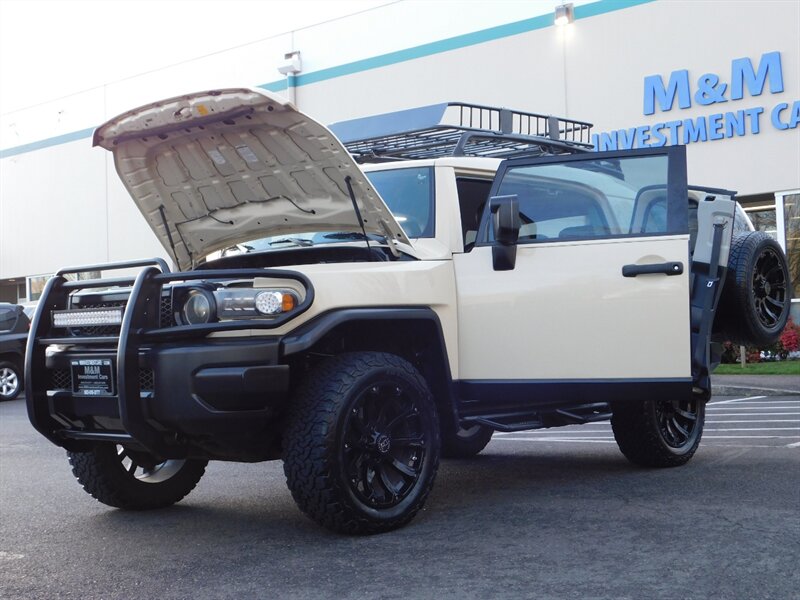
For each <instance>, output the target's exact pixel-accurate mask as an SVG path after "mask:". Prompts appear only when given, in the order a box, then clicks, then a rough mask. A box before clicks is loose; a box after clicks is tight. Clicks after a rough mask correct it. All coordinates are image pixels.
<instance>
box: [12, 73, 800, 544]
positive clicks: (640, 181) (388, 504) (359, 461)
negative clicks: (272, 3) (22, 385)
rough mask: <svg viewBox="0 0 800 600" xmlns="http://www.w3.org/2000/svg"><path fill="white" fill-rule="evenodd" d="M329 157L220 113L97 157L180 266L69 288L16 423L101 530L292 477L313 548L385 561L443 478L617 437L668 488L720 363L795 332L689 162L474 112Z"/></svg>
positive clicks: (35, 357) (42, 319)
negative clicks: (526, 440) (214, 463)
mask: <svg viewBox="0 0 800 600" xmlns="http://www.w3.org/2000/svg"><path fill="white" fill-rule="evenodd" d="M332 130H333V131H331V129H328V128H326V127H324V126H323V125H321V124H319V123H318V122H316V121H314V120H313V119H312V118H310V117H309V116H308V115H305V114H303V113H301V112H300V111H298V110H297V109H296V108H295V107H294V106H293V105H292V104H291V103H289V102H287V101H286V100H285V99H283V98H281V97H279V96H277V95H272V94H269V93H267V92H264V91H259V90H247V89H225V90H212V91H205V92H199V93H196V94H190V95H186V96H181V97H176V98H170V99H166V100H163V101H159V102H154V103H152V104H148V105H146V106H142V107H140V108H137V109H134V110H131V111H128V112H126V113H124V114H122V115H119V116H118V117H115V118H114V119H112V120H110V121H109V122H108V123H106V124H104V125H102V126H101V127H100V128H99V129H98V130H97V131H96V132H95V134H94V143H95V145H97V146H100V147H102V148H105V149H107V150H109V151H111V152H112V153H113V155H114V160H115V164H116V169H117V172H118V174H119V176H120V178H121V180H122V181H123V183H124V185H125V186H126V188H127V189H128V192H129V193H130V195H131V198H132V200H133V202H134V203H135V204H136V206H137V207H138V208H139V210H140V211H141V213H142V215H143V217H144V218H145V219H146V221H147V222H148V224H149V225H150V226H151V228H152V230H153V232H154V233H155V235H156V236H157V237H158V239H159V240H160V241H161V243H162V245H163V247H164V249H165V251H166V252H167V253H168V254H169V255H170V257H171V260H172V262H173V263H174V265H175V270H172V269H170V268H169V267H168V265H167V264H166V261H164V260H163V259H160V258H157V259H150V260H143V261H134V262H129V263H117V264H108V265H99V266H98V265H93V266H91V267H85V268H83V269H81V268H66V269H62V270H61V271H59V272H58V273H57V274H56V275H55V276H54V277H53V278H52V279H51V280H50V281H49V282H48V284H47V286H46V287H45V289H44V291H43V293H42V296H41V299H40V301H39V309H38V310H37V312H36V314H35V316H34V321H33V327H32V331H31V340H32V342H31V343H30V344H29V347H28V355H27V361H26V364H27V371H26V383H27V388H28V389H27V391H26V394H27V397H28V410H29V416H30V419H31V422H32V423H33V424H34V426H35V427H36V428H37V429H38V430H39V431H40V432H41V433H42V434H43V435H44V436H46V437H47V438H48V439H49V440H51V441H52V442H53V443H54V444H57V445H58V446H61V447H63V448H65V449H66V450H67V451H68V456H69V461H70V463H71V465H72V470H73V473H74V474H75V476H76V477H77V479H78V481H79V482H80V483H81V484H82V485H83V487H84V489H85V490H86V491H87V492H88V493H90V494H91V495H92V496H94V497H95V498H96V499H98V500H99V501H101V502H103V503H105V504H108V505H110V506H115V507H119V508H125V509H149V508H158V507H163V506H167V505H170V504H173V503H175V502H178V501H179V500H181V499H182V498H183V497H184V496H185V495H186V494H188V493H189V492H190V491H191V490H192V489H193V488H194V486H195V485H196V484H197V482H198V481H199V479H200V478H201V477H202V476H203V474H204V471H205V468H206V463H207V462H208V461H209V460H230V461H246V462H255V461H263V460H275V459H282V460H283V461H284V471H285V474H286V479H287V483H288V486H289V488H290V489H291V492H292V495H293V497H294V499H295V500H296V502H297V504H298V505H299V507H300V508H301V509H302V510H303V511H304V512H305V513H306V514H307V515H309V516H310V517H311V518H312V519H314V520H315V521H317V522H318V523H320V524H322V525H323V526H325V527H328V528H330V529H332V530H335V531H339V532H348V533H376V532H381V531H388V530H391V529H394V528H397V527H400V526H402V525H404V524H406V523H408V522H409V521H410V520H411V519H412V518H413V517H414V515H415V514H416V513H417V512H418V511H419V510H420V508H421V507H422V506H423V504H424V502H425V499H426V497H427V496H428V494H429V492H430V490H431V488H432V486H433V483H434V479H435V476H436V471H437V468H438V465H439V457H440V455H445V456H452V457H461V458H464V457H469V456H473V455H475V454H477V453H478V452H480V451H481V450H482V449H483V448H484V447H485V446H486V444H487V443H488V442H489V440H490V438H491V436H492V433H493V432H494V431H519V430H526V429H536V428H543V427H558V426H564V425H572V424H577V423H592V422H596V421H602V420H609V419H610V420H611V425H612V429H613V431H614V436H615V438H616V440H617V443H618V445H619V448H620V450H621V451H622V453H623V454H624V455H625V456H626V457H627V458H628V459H629V460H630V461H631V462H633V463H636V464H638V465H644V466H650V467H675V466H679V465H683V464H685V463H686V462H687V461H689V460H690V458H691V457H692V455H693V454H694V453H695V451H696V450H697V448H698V445H699V444H700V438H701V436H702V432H703V424H704V418H705V404H706V401H707V400H708V398H709V397H710V394H711V384H710V373H711V371H713V369H714V368H715V366H716V365H717V364H718V362H719V358H720V353H719V350H720V348H719V347H717V346H716V345H715V343H714V342H715V340H726V339H728V340H731V339H737V340H743V341H748V342H751V343H754V342H756V341H758V343H761V342H764V341H767V342H768V341H770V340H774V339H777V336H778V335H779V334H780V331H781V329H782V328H783V325H784V324H785V323H786V319H787V316H788V312H789V301H790V298H789V290H790V285H789V275H788V266H787V264H786V259H785V256H784V254H783V252H782V250H781V248H780V247H779V246H778V245H777V243H775V242H774V240H771V239H769V238H768V237H766V236H764V235H763V234H761V233H759V232H756V231H753V230H752V226H751V225H749V222H748V221H747V217H746V215H744V213H743V211H742V210H741V207H740V206H738V204H737V203H736V201H735V199H734V195H735V194H734V192H731V191H726V190H724V189H719V188H703V187H696V186H689V185H687V181H686V153H685V149H684V148H683V147H664V148H646V149H637V150H621V151H614V152H597V153H596V152H592V151H591V150H592V149H591V147H590V146H589V144H588V143H587V142H588V140H589V139H590V138H589V132H590V125H589V124H588V123H584V122H580V121H574V120H569V119H556V118H554V117H547V116H543V115H537V114H534V113H524V112H520V111H511V110H508V109H499V108H492V107H485V106H476V105H467V104H442V105H436V106H432V107H425V108H423V109H419V110H417V111H403V112H401V113H398V114H394V115H384V116H378V117H374V118H367V119H364V120H359V121H356V122H352V123H345V124H340V125H338V126H335V127H333V128H332ZM334 134H335V135H334ZM721 170H723V169H722V168H721ZM132 267H138V268H140V271H139V274H138V275H137V276H136V277H135V278H131V277H128V278H119V277H117V278H114V279H109V280H108V281H103V280H100V279H95V280H77V281H70V280H69V279H68V276H69V275H71V274H75V273H78V272H83V271H98V270H103V271H113V270H114V269H128V268H132ZM718 308H719V314H718V312H717V309H718ZM64 510H65V511H68V510H69V508H68V507H65V508H64Z"/></svg>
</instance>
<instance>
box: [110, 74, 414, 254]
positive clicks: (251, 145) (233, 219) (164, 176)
mask: <svg viewBox="0 0 800 600" xmlns="http://www.w3.org/2000/svg"><path fill="white" fill-rule="evenodd" d="M94 145H95V146H102V147H103V148H105V149H106V150H110V151H111V152H113V154H114V163H115V165H116V168H117V173H119V176H120V178H121V179H122V182H123V183H124V184H125V187H126V188H127V190H128V192H129V193H130V195H131V197H132V198H133V200H134V202H135V203H136V206H138V207H139V210H140V211H141V212H142V214H143V215H144V217H145V219H147V222H148V223H149V224H150V227H151V228H152V229H153V231H154V232H155V234H156V235H157V236H158V239H159V240H160V242H161V244H162V245H163V246H164V248H166V249H167V252H169V254H170V255H171V256H172V257H173V259H174V260H175V264H176V266H177V267H178V268H180V269H189V268H192V267H193V266H195V264H197V262H198V261H199V259H201V258H202V257H204V256H206V255H207V254H209V253H211V252H214V251H215V250H221V249H223V248H227V247H229V246H232V245H234V244H237V243H242V242H246V241H249V240H253V239H257V238H261V237H267V236H275V235H291V234H293V233H301V232H307V231H345V232H361V226H360V224H359V222H358V217H357V215H356V212H355V210H354V208H353V202H352V200H351V198H350V194H349V193H348V189H347V183H346V179H347V178H348V177H349V178H350V184H351V185H352V189H353V192H354V194H355V198H356V202H357V203H358V207H359V210H360V211H361V216H362V217H363V220H364V229H365V230H366V232H367V233H374V234H378V235H382V236H386V238H387V239H388V240H389V243H390V244H394V242H396V241H399V242H403V243H406V244H410V242H409V240H408V238H407V237H406V234H405V233H404V232H403V229H402V228H401V227H400V225H399V224H398V223H397V221H396V220H395V218H394V216H392V213H391V212H390V211H389V209H388V208H387V206H386V204H385V203H384V202H383V200H382V199H381V198H380V196H379V195H378V193H377V192H376V191H375V189H374V188H373V187H372V185H370V183H369V181H368V180H367V178H366V177H365V176H364V173H363V172H362V171H361V169H360V168H359V166H358V165H357V164H356V163H355V161H353V159H352V158H351V157H350V155H349V154H348V152H347V150H345V148H344V146H342V144H341V143H340V142H339V140H338V139H336V137H334V135H333V134H332V133H331V132H330V131H329V130H328V129H327V128H326V127H324V126H323V125H321V124H319V123H317V122H316V121H314V120H313V119H310V118H309V117H307V116H306V115H304V114H303V113H301V112H299V111H298V110H297V109H296V108H295V107H294V106H293V105H292V104H291V103H289V102H287V101H286V100H283V99H282V98H280V97H278V96H276V95H273V94H270V93H268V92H265V91H262V90H252V89H246V88H239V89H221V90H211V91H205V92H197V93H195V94H188V95H185V96H179V97H176V98H170V99H168V100H162V101H159V102H153V103H152V104H148V105H146V106H142V107H141V108H137V109H134V110H130V111H128V112H126V113H123V114H121V115H119V116H118V117H115V118H113V119H111V120H110V121H108V122H107V123H105V124H104V125H102V126H100V127H99V128H98V129H97V130H96V131H95V132H94Z"/></svg>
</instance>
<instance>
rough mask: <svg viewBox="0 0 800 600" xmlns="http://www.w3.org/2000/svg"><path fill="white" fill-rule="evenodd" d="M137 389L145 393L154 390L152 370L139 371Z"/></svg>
mask: <svg viewBox="0 0 800 600" xmlns="http://www.w3.org/2000/svg"><path fill="white" fill-rule="evenodd" d="M139 389H140V390H141V391H147V392H152V391H153V390H154V389H155V376H154V375H153V371H152V369H139Z"/></svg>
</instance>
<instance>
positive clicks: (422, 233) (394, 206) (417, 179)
mask: <svg viewBox="0 0 800 600" xmlns="http://www.w3.org/2000/svg"><path fill="white" fill-rule="evenodd" d="M366 176H367V178H368V179H369V181H370V183H372V185H373V186H375V189H376V190H377V191H378V193H379V194H380V195H381V198H383V200H384V202H385V203H386V205H387V206H388V207H389V210H390V211H392V214H393V215H394V217H395V219H397V222H398V223H399V224H400V226H401V227H402V228H403V231H405V233H406V235H407V236H408V237H409V238H421V237H433V236H434V233H435V231H434V190H433V168H432V167H413V168H408V169H390V170H387V171H374V172H372V173H366ZM368 238H369V241H371V242H377V243H386V240H385V238H383V237H382V236H380V235H376V234H369V235H368ZM364 239H365V238H364V234H363V233H360V232H354V231H304V232H301V233H294V232H292V233H291V234H285V235H274V236H270V237H263V238H258V239H255V240H250V241H247V242H243V243H240V244H236V245H235V246H230V247H229V248H225V249H224V250H222V251H217V252H212V253H211V254H209V255H208V256H207V257H206V260H207V261H211V260H214V259H217V258H220V257H223V256H233V255H236V254H246V253H248V252H263V251H269V250H282V249H287V248H298V247H299V248H307V247H311V246H319V245H322V244H337V243H338V244H341V243H346V242H362V241H364Z"/></svg>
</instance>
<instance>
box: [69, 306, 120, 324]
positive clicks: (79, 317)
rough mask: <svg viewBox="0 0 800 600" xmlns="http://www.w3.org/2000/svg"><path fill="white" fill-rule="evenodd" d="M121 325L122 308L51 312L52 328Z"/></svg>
mask: <svg viewBox="0 0 800 600" xmlns="http://www.w3.org/2000/svg"><path fill="white" fill-rule="evenodd" d="M121 323H122V307H117V308H84V309H77V310H54V311H53V326H54V327H87V326H93V325H119V324H121Z"/></svg>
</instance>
